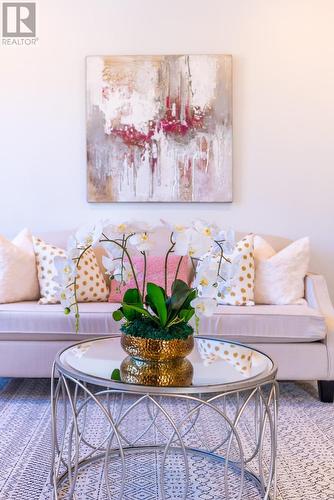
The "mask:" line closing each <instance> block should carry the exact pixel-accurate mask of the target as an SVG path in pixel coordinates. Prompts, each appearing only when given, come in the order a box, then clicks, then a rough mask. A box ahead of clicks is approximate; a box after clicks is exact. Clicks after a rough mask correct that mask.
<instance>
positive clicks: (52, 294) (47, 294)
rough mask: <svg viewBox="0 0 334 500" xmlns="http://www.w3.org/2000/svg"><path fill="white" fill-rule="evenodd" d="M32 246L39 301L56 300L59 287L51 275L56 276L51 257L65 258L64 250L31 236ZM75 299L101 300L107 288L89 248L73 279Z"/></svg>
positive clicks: (105, 298)
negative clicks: (39, 295)
mask: <svg viewBox="0 0 334 500" xmlns="http://www.w3.org/2000/svg"><path fill="white" fill-rule="evenodd" d="M33 241H34V248H35V253H36V262H37V270H38V279H39V285H40V289H41V299H40V301H39V303H40V304H57V303H59V291H60V287H59V284H58V283H57V281H55V280H54V278H55V277H56V276H57V274H58V273H57V269H56V266H55V258H56V257H63V258H64V259H65V258H66V252H65V250H62V249H61V248H57V247H55V246H54V245H50V244H48V243H45V241H43V240H41V239H40V238H34V239H33ZM76 287H77V298H78V302H105V301H107V300H108V296H109V290H108V287H107V284H106V282H105V279H104V277H103V274H102V272H101V270H100V268H99V265H98V263H97V260H96V256H95V253H94V251H93V250H92V249H89V250H88V251H87V252H86V253H85V255H84V256H83V258H82V259H81V261H80V265H79V266H78V276H77V281H76Z"/></svg>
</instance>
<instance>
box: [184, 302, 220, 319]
mask: <svg viewBox="0 0 334 500" xmlns="http://www.w3.org/2000/svg"><path fill="white" fill-rule="evenodd" d="M190 305H191V306H192V307H193V308H194V309H195V314H196V316H197V317H201V316H206V317H209V316H212V314H213V313H214V311H215V309H216V307H217V301H216V300H215V299H214V298H212V297H196V299H193V300H192V301H191V302H190Z"/></svg>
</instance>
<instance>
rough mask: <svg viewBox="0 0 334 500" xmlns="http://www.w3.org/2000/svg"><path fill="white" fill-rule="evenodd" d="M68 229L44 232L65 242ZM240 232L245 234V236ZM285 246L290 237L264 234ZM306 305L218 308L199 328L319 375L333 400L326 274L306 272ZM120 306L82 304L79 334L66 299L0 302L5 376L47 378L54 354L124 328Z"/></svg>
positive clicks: (286, 372)
mask: <svg viewBox="0 0 334 500" xmlns="http://www.w3.org/2000/svg"><path fill="white" fill-rule="evenodd" d="M68 235H69V232H59V233H50V234H44V235H43V234H42V235H41V237H42V238H44V239H45V240H46V241H48V242H50V243H53V244H54V245H58V246H60V247H65V246H66V241H67V238H68ZM240 236H241V235H240ZM264 237H265V238H266V239H267V240H268V241H269V243H270V244H271V245H272V246H273V247H274V248H275V249H276V250H279V249H281V248H282V247H284V246H285V245H286V244H287V243H289V241H288V240H286V239H282V238H275V237H270V236H268V235H265V236H264ZM305 299H306V304H305V305H287V306H266V305H255V306H253V307H239V306H219V307H218V309H217V312H216V313H215V314H214V316H212V317H211V318H207V319H205V320H202V321H201V323H200V334H202V335H209V336H216V337H222V338H225V339H229V340H236V341H240V342H242V343H245V344H247V345H251V346H252V345H253V346H254V347H255V348H257V349H260V350H263V351H264V352H266V353H268V354H269V355H270V356H271V357H272V358H273V359H274V360H275V361H276V362H277V364H278V378H279V380H317V381H318V385H319V395H320V399H321V400H323V401H327V402H330V401H333V394H334V309H333V306H332V303H331V300H330V297H329V294H328V289H327V286H326V282H325V279H324V277H323V276H320V275H315V274H308V275H307V277H306V279H305ZM117 307H119V305H118V304H108V303H90V304H88V303H85V304H81V305H80V314H81V320H80V333H78V334H76V333H75V327H74V318H73V316H65V315H64V313H63V310H62V307H61V306H60V305H39V304H38V303H37V302H20V303H13V304H1V305H0V377H49V376H50V372H51V365H52V362H53V359H54V357H55V354H56V353H57V352H58V351H59V350H60V349H63V348H64V347H66V346H68V345H70V344H71V343H74V342H76V341H80V340H83V339H89V338H94V337H100V336H103V335H110V334H112V333H117V332H118V331H119V323H116V322H115V321H114V320H113V318H112V314H111V312H112V311H113V310H115V309H116V308H117Z"/></svg>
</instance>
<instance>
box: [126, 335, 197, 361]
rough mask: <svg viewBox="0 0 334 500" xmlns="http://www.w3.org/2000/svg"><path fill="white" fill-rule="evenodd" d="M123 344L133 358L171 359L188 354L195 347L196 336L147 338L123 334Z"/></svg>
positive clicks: (150, 359) (147, 359)
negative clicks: (162, 338) (161, 338)
mask: <svg viewBox="0 0 334 500" xmlns="http://www.w3.org/2000/svg"><path fill="white" fill-rule="evenodd" d="M121 345H122V347H123V349H124V351H125V352H126V353H127V354H128V355H129V356H132V357H133V358H136V359H140V360H143V361H171V360H173V359H182V358H185V357H186V356H188V355H189V354H190V353H191V351H192V350H193V348H194V337H193V335H189V337H188V338H187V339H184V340H183V339H173V340H160V339H146V338H142V337H133V336H132V335H126V334H125V333H123V334H122V337H121Z"/></svg>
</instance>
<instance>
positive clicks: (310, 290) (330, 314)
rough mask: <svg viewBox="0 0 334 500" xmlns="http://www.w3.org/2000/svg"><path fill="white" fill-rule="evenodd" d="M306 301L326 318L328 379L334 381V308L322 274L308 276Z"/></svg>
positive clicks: (306, 279) (325, 341)
mask: <svg viewBox="0 0 334 500" xmlns="http://www.w3.org/2000/svg"><path fill="white" fill-rule="evenodd" d="M305 299H306V301H307V303H308V304H309V306H310V307H313V308H314V309H317V310H318V311H319V312H320V313H322V314H323V315H324V317H325V321H326V326H327V335H326V337H325V339H324V340H323V342H324V343H325V344H326V345H327V352H328V379H330V380H334V307H333V304H332V301H331V298H330V296H329V293H328V288H327V283H326V280H325V278H324V276H322V275H320V274H308V275H307V276H306V278H305Z"/></svg>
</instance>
